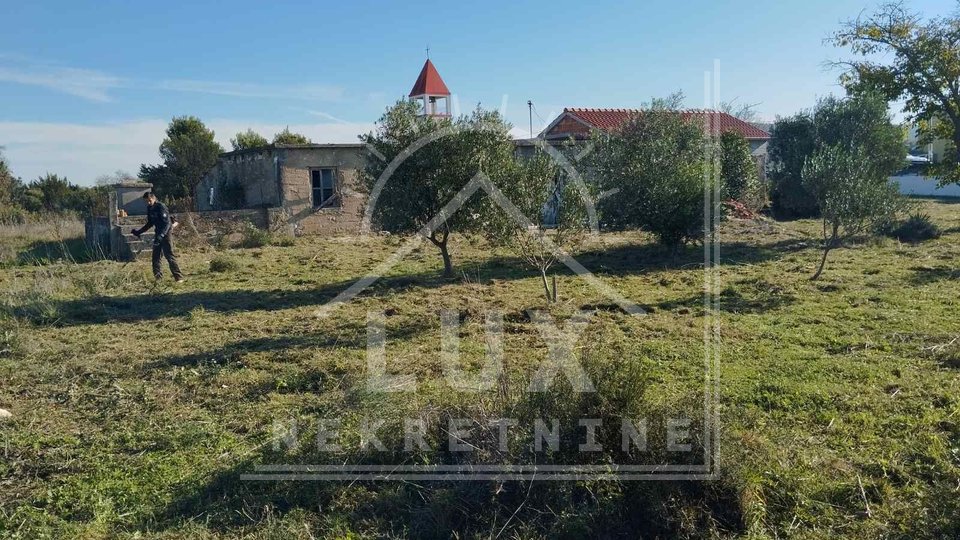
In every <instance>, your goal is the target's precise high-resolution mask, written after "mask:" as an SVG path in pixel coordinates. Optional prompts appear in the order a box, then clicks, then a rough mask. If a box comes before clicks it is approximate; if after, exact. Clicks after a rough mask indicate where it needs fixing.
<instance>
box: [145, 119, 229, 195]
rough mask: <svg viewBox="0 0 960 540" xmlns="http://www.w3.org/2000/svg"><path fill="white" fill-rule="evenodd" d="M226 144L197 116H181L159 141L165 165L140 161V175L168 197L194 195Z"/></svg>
mask: <svg viewBox="0 0 960 540" xmlns="http://www.w3.org/2000/svg"><path fill="white" fill-rule="evenodd" d="M221 152H223V148H221V147H220V145H219V144H218V143H217V142H216V141H215V140H214V133H213V131H211V130H209V129H207V126H205V125H204V124H203V122H201V121H200V119H199V118H196V117H194V116H178V117H176V118H174V119H173V120H172V121H171V122H170V126H169V127H167V137H166V138H165V139H164V140H163V142H162V143H161V144H160V157H161V158H163V164H162V165H141V166H140V177H141V178H143V179H144V180H145V181H147V182H150V183H151V184H153V187H154V189H155V190H156V191H157V192H159V193H161V194H162V195H164V196H166V197H172V198H184V197H192V196H193V192H194V189H195V188H196V187H197V184H199V183H200V181H201V180H203V177H204V175H206V174H207V172H208V171H209V170H210V169H211V168H213V166H214V165H216V163H217V159H218V158H219V157H220V153H221Z"/></svg>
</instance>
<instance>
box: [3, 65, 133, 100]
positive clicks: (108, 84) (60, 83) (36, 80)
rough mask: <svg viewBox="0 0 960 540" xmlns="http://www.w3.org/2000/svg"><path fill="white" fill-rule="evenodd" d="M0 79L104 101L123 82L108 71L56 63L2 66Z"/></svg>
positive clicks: (108, 98)
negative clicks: (27, 66)
mask: <svg viewBox="0 0 960 540" xmlns="http://www.w3.org/2000/svg"><path fill="white" fill-rule="evenodd" d="M0 81H2V82H12V83H17V84H25V85H30V86H40V87H43V88H49V89H51V90H56V91H59V92H63V93H65V94H70V95H72V96H77V97H81V98H84V99H89V100H91V101H101V102H105V101H110V95H109V94H108V93H107V92H108V91H109V90H111V89H113V88H118V87H120V86H122V85H123V81H122V80H121V79H120V78H119V77H115V76H113V75H109V74H107V73H103V72H100V71H95V70H91V69H77V68H68V67H57V66H34V67H29V68H25V67H16V66H0Z"/></svg>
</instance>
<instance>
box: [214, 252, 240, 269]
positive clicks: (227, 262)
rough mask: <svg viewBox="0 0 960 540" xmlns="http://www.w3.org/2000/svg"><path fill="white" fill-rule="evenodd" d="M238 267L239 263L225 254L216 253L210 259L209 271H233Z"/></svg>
mask: <svg viewBox="0 0 960 540" xmlns="http://www.w3.org/2000/svg"><path fill="white" fill-rule="evenodd" d="M239 268H240V263H239V262H237V260H236V259H234V258H233V257H229V256H227V255H217V256H216V257H214V258H213V260H211V261H210V271H211V272H233V271H235V270H237V269H239Z"/></svg>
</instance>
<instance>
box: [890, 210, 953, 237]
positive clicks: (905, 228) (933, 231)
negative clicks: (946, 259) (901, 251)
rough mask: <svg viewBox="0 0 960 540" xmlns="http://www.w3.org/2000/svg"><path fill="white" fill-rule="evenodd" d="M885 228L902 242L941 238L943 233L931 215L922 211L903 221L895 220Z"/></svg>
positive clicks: (891, 235)
mask: <svg viewBox="0 0 960 540" xmlns="http://www.w3.org/2000/svg"><path fill="white" fill-rule="evenodd" d="M885 229H886V230H884V231H883V232H884V234H886V235H887V236H889V237H891V238H896V239H897V240H900V241H901V242H922V241H924V240H930V239H933V238H940V235H941V234H943V231H941V230H940V227H939V226H938V225H937V224H936V223H935V222H934V221H933V219H932V218H931V217H930V215H929V214H924V213H921V212H917V213H915V214H912V215H911V216H910V217H908V218H907V219H905V220H903V221H899V222H894V223H892V224H890V225H888V226H887V227H886V228H885Z"/></svg>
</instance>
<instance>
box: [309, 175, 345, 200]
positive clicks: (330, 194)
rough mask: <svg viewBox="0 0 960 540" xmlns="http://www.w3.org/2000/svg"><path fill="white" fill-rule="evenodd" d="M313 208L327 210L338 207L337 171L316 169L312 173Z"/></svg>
mask: <svg viewBox="0 0 960 540" xmlns="http://www.w3.org/2000/svg"><path fill="white" fill-rule="evenodd" d="M310 186H311V187H312V188H313V189H312V196H313V197H312V198H313V207H314V208H326V207H329V206H337V205H338V204H339V201H337V193H336V191H337V190H336V171H335V170H334V169H314V170H312V171H310Z"/></svg>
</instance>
